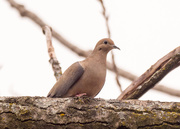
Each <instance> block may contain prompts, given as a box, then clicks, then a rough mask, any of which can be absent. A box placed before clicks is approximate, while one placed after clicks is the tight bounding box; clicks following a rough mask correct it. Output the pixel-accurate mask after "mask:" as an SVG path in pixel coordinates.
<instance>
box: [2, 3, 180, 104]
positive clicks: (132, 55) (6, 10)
mask: <svg viewBox="0 0 180 129" xmlns="http://www.w3.org/2000/svg"><path fill="white" fill-rule="evenodd" d="M16 2H18V3H20V4H23V5H24V6H25V7H26V8H27V9H28V10H29V11H32V12H34V13H35V14H37V15H38V16H39V17H40V18H41V19H42V20H44V21H45V22H46V23H47V24H48V25H50V26H51V27H52V28H53V29H54V30H56V31H57V32H58V33H60V34H61V35H62V36H63V37H64V38H66V39H67V40H68V41H70V42H71V43H73V45H75V46H78V47H80V48H81V49H84V50H87V51H88V50H92V49H93V48H94V46H95V44H96V42H97V41H98V40H100V39H102V38H105V37H107V30H106V24H105V20H104V17H103V15H102V7H101V4H100V2H99V1H98V0H86V1H85V0H76V1H74V0H54V1H51V0H46V1H44V0H38V1H37V0H26V1H24V0H16ZM104 4H105V7H106V11H107V14H108V16H109V26H110V31H111V38H112V39H113V41H114V42H115V44H116V45H117V46H118V47H120V48H121V51H118V50H113V52H114V54H115V61H116V64H117V66H118V67H120V68H122V69H124V70H126V71H129V72H131V73H133V74H135V75H137V76H140V75H141V74H142V73H144V72H145V71H146V70H147V69H148V68H149V67H150V66H151V65H153V64H154V63H155V62H156V61H157V60H158V59H160V58H161V57H163V56H164V55H166V54H167V53H169V52H170V51H172V50H173V49H175V48H176V47H178V46H179V45H180V8H179V6H180V1H179V0H173V1H171V0H166V1H163V0H151V1H149V0H136V1H134V0H128V1H123V0H113V1H111V0H104ZM0 16H1V20H0V96H46V95H47V94H48V92H49V90H50V89H51V88H52V86H53V85H54V83H55V82H56V79H55V77H54V75H53V71H52V68H51V65H50V64H49V62H48V60H49V56H48V53H47V46H46V40H45V36H44V35H43V34H42V30H41V28H40V27H39V26H38V25H36V24H35V23H34V22H32V21H31V20H30V19H28V18H23V17H21V16H20V14H19V12H17V10H16V9H14V8H12V7H11V6H10V5H9V3H8V2H7V1H5V0H3V1H0ZM53 46H54V48H55V53H56V56H57V58H58V60H59V62H60V66H61V67H62V70H63V72H64V71H65V69H66V68H67V67H69V66H70V65H71V64H72V63H74V62H76V61H80V60H83V59H84V57H79V56H78V55H77V54H75V53H73V52H71V50H69V49H68V48H66V47H65V46H63V45H62V44H60V43H59V42H58V41H56V40H55V39H53ZM108 60H109V61H111V55H110V53H109V55H108ZM179 79H180V68H176V69H175V70H173V71H172V72H170V73H169V74H168V75H167V76H166V77H165V78H163V80H162V81H161V82H160V84H164V85H166V86H169V87H170V88H174V89H177V90H180V83H179ZM119 80H120V83H121V85H122V89H123V90H124V89H125V88H126V87H127V86H128V85H129V84H130V83H131V81H128V80H127V79H125V78H123V77H119ZM119 94H120V90H119V88H118V86H117V84H116V80H115V74H114V73H112V72H110V71H108V70H107V76H106V82H105V85H104V87H103V89H102V91H101V92H100V93H99V94H98V95H97V96H96V97H97V98H99V97H100V98H104V99H116V98H117V97H118V96H119ZM140 99H141V100H159V101H178V102H180V98H178V97H174V96H170V95H167V94H165V93H162V92H158V91H155V90H150V91H148V92H147V93H146V94H145V95H144V96H142V97H141V98H140Z"/></svg>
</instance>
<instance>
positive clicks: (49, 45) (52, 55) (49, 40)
mask: <svg viewBox="0 0 180 129" xmlns="http://www.w3.org/2000/svg"><path fill="white" fill-rule="evenodd" d="M43 33H44V34H45V36H46V41H47V48H48V54H49V57H50V59H49V62H50V64H51V65H52V69H53V71H54V76H55V77H56V80H58V79H59V78H60V76H61V75H62V70H61V67H60V66H59V62H58V60H57V58H56V54H55V52H54V47H53V45H52V29H51V27H49V26H47V25H46V26H44V27H43Z"/></svg>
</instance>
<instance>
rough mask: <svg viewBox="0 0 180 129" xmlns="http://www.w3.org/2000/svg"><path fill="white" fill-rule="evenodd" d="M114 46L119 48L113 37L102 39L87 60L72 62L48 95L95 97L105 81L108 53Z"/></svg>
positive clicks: (57, 96)
mask: <svg viewBox="0 0 180 129" xmlns="http://www.w3.org/2000/svg"><path fill="white" fill-rule="evenodd" d="M114 48H116V49H119V48H118V47H116V46H115V45H114V42H113V41H112V40H111V39H109V38H105V39H101V40H100V41H99V42H98V43H97V44H96V46H95V48H94V50H93V52H92V53H91V54H90V55H89V56H88V57H87V58H86V59H85V60H83V61H80V62H76V63H74V64H72V65H71V66H70V67H69V68H68V69H67V70H66V71H65V72H64V73H63V74H62V76H61V77H60V78H59V80H58V81H57V82H56V83H55V85H54V86H53V88H52V89H51V90H50V92H49V94H48V95H47V97H55V98H60V97H74V96H76V95H79V94H84V93H85V94H86V95H87V96H89V97H95V96H96V95H97V94H98V93H99V92H100V90H101V89H102V87H103V85H104V82H105V77H106V56H107V53H108V52H109V51H110V50H111V49H114Z"/></svg>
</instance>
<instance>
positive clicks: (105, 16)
mask: <svg viewBox="0 0 180 129" xmlns="http://www.w3.org/2000/svg"><path fill="white" fill-rule="evenodd" d="M98 1H99V2H100V3H101V6H102V9H103V12H102V15H103V17H104V19H105V22H106V28H107V33H108V38H111V31H110V28H109V17H108V15H107V13H106V8H105V6H104V2H103V0H98ZM111 59H112V65H113V69H114V72H115V74H116V77H115V79H116V83H117V85H118V86H119V89H120V91H121V92H122V87H121V83H120V82H119V74H118V71H117V66H116V63H115V59H114V53H113V51H111Z"/></svg>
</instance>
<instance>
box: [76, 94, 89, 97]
mask: <svg viewBox="0 0 180 129" xmlns="http://www.w3.org/2000/svg"><path fill="white" fill-rule="evenodd" d="M86 95H87V94H86V93H81V94H77V95H76V97H82V96H86Z"/></svg>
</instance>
